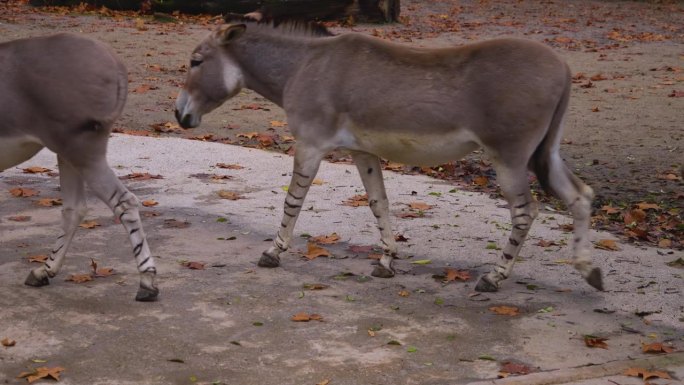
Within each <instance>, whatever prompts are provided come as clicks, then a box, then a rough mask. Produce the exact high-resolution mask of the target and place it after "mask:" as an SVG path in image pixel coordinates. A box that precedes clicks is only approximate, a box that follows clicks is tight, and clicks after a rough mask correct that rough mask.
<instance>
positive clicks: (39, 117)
mask: <svg viewBox="0 0 684 385" xmlns="http://www.w3.org/2000/svg"><path fill="white" fill-rule="evenodd" d="M0 74H2V77H1V78H0V115H2V116H3V118H2V120H0V171H2V170H5V169H7V168H9V167H13V166H15V165H18V164H20V163H22V162H24V161H26V160H28V159H30V158H31V157H32V156H33V155H35V154H36V153H37V152H38V151H39V150H40V149H42V148H43V147H47V148H48V149H50V150H52V151H53V152H54V153H56V154H57V160H58V163H59V177H60V187H61V192H62V199H63V205H64V207H63V209H62V231H63V233H62V234H61V235H60V236H59V237H58V238H57V241H56V243H55V246H54V248H53V249H52V253H51V254H50V257H49V260H48V261H47V262H46V263H45V264H44V265H42V266H40V267H38V268H36V269H34V270H33V271H31V272H30V274H29V276H28V278H26V282H25V283H26V284H27V285H30V286H44V285H47V284H48V283H49V278H52V277H54V276H55V275H56V274H57V273H58V272H59V270H60V268H61V266H62V263H63V262H64V255H65V254H66V251H67V249H68V247H69V244H70V243H71V240H72V238H73V236H74V233H75V231H76V229H77V227H78V225H79V224H80V223H81V220H82V219H83V216H84V215H85V212H86V205H85V203H86V199H85V185H86V184H87V185H88V186H89V187H90V189H92V190H93V191H94V192H95V194H96V195H97V197H98V198H100V199H101V200H102V201H103V202H105V203H106V204H107V205H108V206H109V207H110V208H111V209H112V211H113V212H114V214H115V215H116V216H117V217H118V218H119V219H120V220H121V223H122V224H123V226H124V227H125V228H126V231H128V233H129V237H130V240H131V243H132V244H133V253H134V254H135V260H136V265H137V266H138V270H139V272H140V278H141V279H140V287H139V289H138V293H137V295H136V300H138V301H153V300H155V299H156V298H157V295H158V293H159V290H158V289H157V287H156V286H155V282H154V281H155V275H156V272H157V271H156V268H155V264H154V260H153V257H152V256H151V254H150V249H149V247H148V245H147V240H146V238H145V233H144V232H143V228H142V223H141V222H140V216H139V214H138V199H137V198H136V197H135V195H133V194H132V193H131V192H129V191H128V190H127V189H126V188H125V187H124V186H123V185H122V184H121V182H120V181H119V179H118V178H117V177H116V175H114V172H113V171H112V169H111V168H110V167H109V165H108V164H107V159H106V152H107V141H108V140H109V134H110V132H111V129H112V125H113V123H114V121H115V120H116V119H117V118H118V117H119V115H120V114H121V111H122V110H123V107H124V104H125V102H126V92H127V87H128V74H127V72H126V68H125V66H124V65H123V63H122V62H121V61H120V60H119V59H118V58H117V57H116V56H115V54H114V52H113V50H112V49H110V48H109V47H107V46H106V45H104V44H102V43H100V42H97V41H95V40H91V39H88V38H85V37H81V36H78V35H74V34H65V33H62V34H57V35H53V36H47V37H38V38H30V39H20V40H14V41H9V42H6V43H2V44H0Z"/></svg>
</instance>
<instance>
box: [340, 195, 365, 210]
mask: <svg viewBox="0 0 684 385" xmlns="http://www.w3.org/2000/svg"><path fill="white" fill-rule="evenodd" d="M342 205H343V206H350V207H359V206H368V194H363V195H354V196H353V197H351V198H349V199H347V200H346V201H344V202H342Z"/></svg>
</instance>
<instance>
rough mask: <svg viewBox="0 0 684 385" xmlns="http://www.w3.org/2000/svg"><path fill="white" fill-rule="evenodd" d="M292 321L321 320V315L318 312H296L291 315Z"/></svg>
mask: <svg viewBox="0 0 684 385" xmlns="http://www.w3.org/2000/svg"><path fill="white" fill-rule="evenodd" d="M291 319H292V321H294V322H309V321H323V317H321V316H320V315H319V314H308V313H297V314H295V315H293V316H292V318H291Z"/></svg>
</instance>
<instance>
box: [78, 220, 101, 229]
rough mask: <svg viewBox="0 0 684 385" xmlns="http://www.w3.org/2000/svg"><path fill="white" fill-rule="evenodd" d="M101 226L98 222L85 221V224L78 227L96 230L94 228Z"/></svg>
mask: <svg viewBox="0 0 684 385" xmlns="http://www.w3.org/2000/svg"><path fill="white" fill-rule="evenodd" d="M99 226H100V224H99V223H97V221H84V222H83V223H81V224H80V225H78V227H82V228H84V229H94V228H96V227H99Z"/></svg>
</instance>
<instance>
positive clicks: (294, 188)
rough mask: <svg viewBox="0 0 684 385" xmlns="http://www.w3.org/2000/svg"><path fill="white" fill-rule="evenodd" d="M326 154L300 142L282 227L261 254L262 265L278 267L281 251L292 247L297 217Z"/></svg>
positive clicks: (260, 261) (281, 223) (286, 199)
mask: <svg viewBox="0 0 684 385" xmlns="http://www.w3.org/2000/svg"><path fill="white" fill-rule="evenodd" d="M324 155H325V152H322V151H320V150H318V149H316V148H315V147H307V146H304V145H302V144H298V146H297V149H296V152H295V156H294V169H293V171H292V179H291V180H290V187H288V189H287V196H286V197H285V207H284V210H283V219H282V221H281V222H280V229H279V230H278V234H277V235H276V237H275V239H273V245H272V246H271V247H269V249H268V250H266V251H264V252H263V253H262V254H261V258H260V259H259V263H258V265H259V266H260V267H278V266H279V265H280V253H282V252H283V251H286V250H287V249H288V248H289V247H290V241H291V240H292V233H293V232H294V227H295V224H296V223H297V217H299V213H300V211H301V210H302V205H303V204H304V200H305V199H306V194H307V192H308V191H309V187H311V182H313V180H314V177H315V176H316V173H317V172H318V167H319V166H320V164H321V160H323V156H324Z"/></svg>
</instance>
